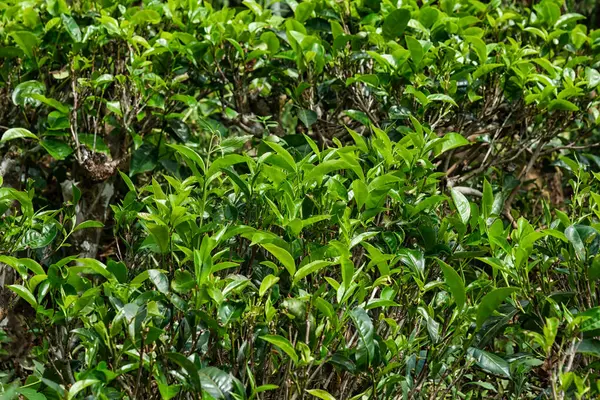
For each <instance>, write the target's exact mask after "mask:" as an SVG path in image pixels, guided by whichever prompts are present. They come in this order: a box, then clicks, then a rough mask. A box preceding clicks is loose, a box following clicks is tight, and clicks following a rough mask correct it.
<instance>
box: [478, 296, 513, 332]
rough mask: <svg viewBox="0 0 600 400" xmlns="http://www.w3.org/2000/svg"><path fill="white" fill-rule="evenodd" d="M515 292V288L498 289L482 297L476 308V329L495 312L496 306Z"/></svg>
mask: <svg viewBox="0 0 600 400" xmlns="http://www.w3.org/2000/svg"><path fill="white" fill-rule="evenodd" d="M517 290H518V289H517V288H512V287H504V288H498V289H494V290H492V291H491V292H489V293H488V294H486V295H485V296H483V298H482V299H481V302H480V303H479V307H478V308H477V329H480V328H481V326H482V325H483V323H484V322H485V321H486V320H487V319H488V317H489V316H490V315H492V313H493V312H494V311H496V309H497V308H498V306H499V305H500V304H501V303H502V302H503V301H504V300H505V299H506V298H507V297H508V296H510V295H511V293H514V292H516V291H517Z"/></svg>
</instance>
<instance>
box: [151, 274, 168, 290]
mask: <svg viewBox="0 0 600 400" xmlns="http://www.w3.org/2000/svg"><path fill="white" fill-rule="evenodd" d="M148 276H149V277H150V280H151V281H152V283H154V286H156V288H157V289H158V291H159V292H161V293H169V279H168V278H167V276H166V275H165V274H163V273H162V272H160V271H159V270H156V269H152V270H149V271H148Z"/></svg>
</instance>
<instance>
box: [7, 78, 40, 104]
mask: <svg viewBox="0 0 600 400" xmlns="http://www.w3.org/2000/svg"><path fill="white" fill-rule="evenodd" d="M45 91H46V86H45V85H44V84H43V83H42V82H38V81H27V82H22V83H19V84H18V85H17V87H15V90H13V92H12V101H13V103H14V104H15V105H19V106H21V107H25V106H32V107H37V106H39V105H40V104H41V102H40V101H39V100H36V99H35V98H33V97H32V95H34V94H44V92H45Z"/></svg>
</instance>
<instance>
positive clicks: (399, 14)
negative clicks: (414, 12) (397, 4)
mask: <svg viewBox="0 0 600 400" xmlns="http://www.w3.org/2000/svg"><path fill="white" fill-rule="evenodd" d="M408 21H410V11H408V10H407V9H404V8H400V9H397V10H394V11H392V12H391V13H389V15H388V16H387V17H385V20H384V21H383V35H384V36H386V37H388V38H390V39H394V38H397V37H398V36H400V35H402V34H403V33H404V30H405V29H406V27H407V26H408Z"/></svg>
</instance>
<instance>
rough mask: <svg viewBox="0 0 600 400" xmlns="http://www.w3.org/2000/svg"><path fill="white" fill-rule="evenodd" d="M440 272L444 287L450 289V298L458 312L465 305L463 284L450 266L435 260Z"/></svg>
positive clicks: (465, 296) (465, 297)
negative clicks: (442, 275)
mask: <svg viewBox="0 0 600 400" xmlns="http://www.w3.org/2000/svg"><path fill="white" fill-rule="evenodd" d="M437 262H438V264H439V265H440V268H441V269H442V272H443V274H444V280H445V281H446V285H448V288H450V293H452V297H454V301H455V302H456V307H457V308H458V309H459V310H460V309H462V308H463V306H464V305H465V302H466V299H467V295H466V292H465V282H464V281H463V279H462V278H461V276H460V275H459V274H458V273H457V272H456V271H455V270H454V268H452V267H451V266H450V265H448V264H446V263H445V262H443V261H442V260H440V259H438V260H437Z"/></svg>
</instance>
